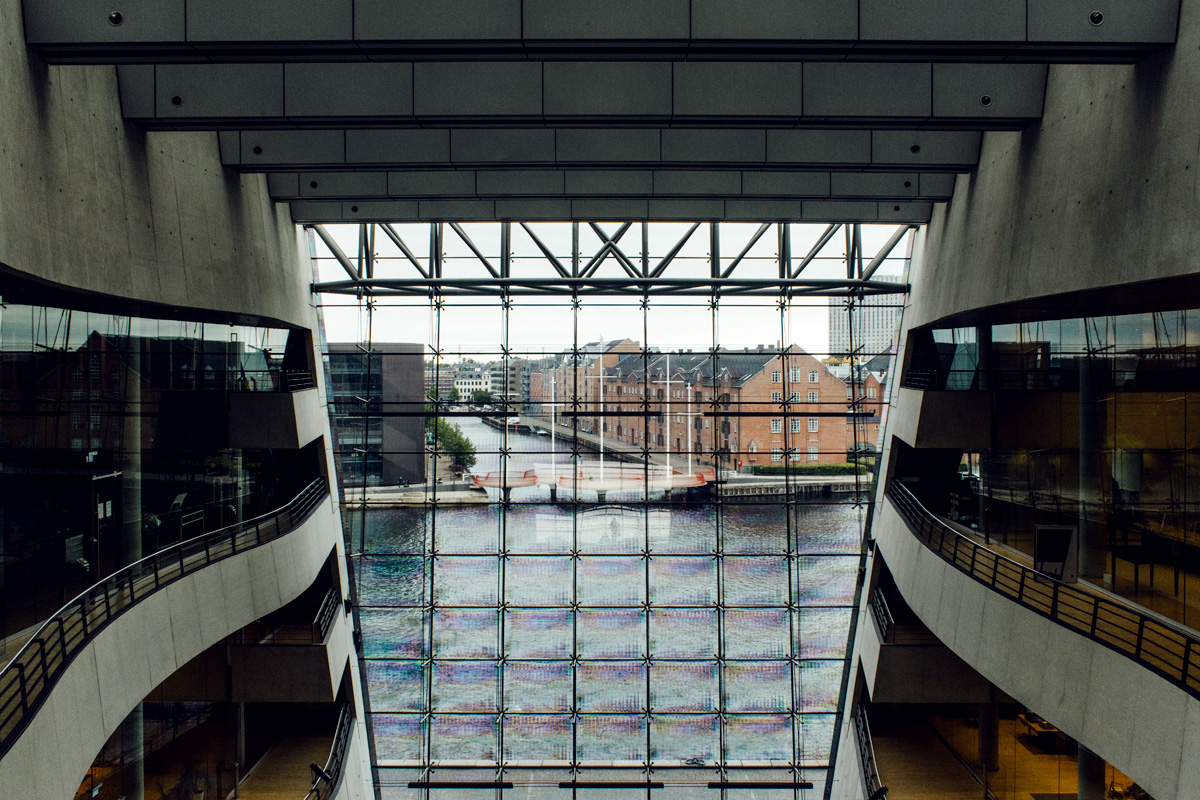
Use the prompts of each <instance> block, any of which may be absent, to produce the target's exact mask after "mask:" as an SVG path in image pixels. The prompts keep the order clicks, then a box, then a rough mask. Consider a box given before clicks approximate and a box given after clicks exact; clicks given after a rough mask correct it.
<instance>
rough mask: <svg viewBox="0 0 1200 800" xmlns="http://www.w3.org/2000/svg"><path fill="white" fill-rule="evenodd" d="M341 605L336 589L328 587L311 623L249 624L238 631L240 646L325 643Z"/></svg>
mask: <svg viewBox="0 0 1200 800" xmlns="http://www.w3.org/2000/svg"><path fill="white" fill-rule="evenodd" d="M340 604H341V595H340V593H339V592H338V590H337V588H336V587H333V586H331V587H329V590H328V591H327V592H325V597H324V599H322V600H321V605H320V607H318V608H317V613H316V614H315V615H314V616H313V619H312V621H311V622H277V623H273V624H269V623H264V622H252V623H250V624H249V625H247V626H246V627H244V628H242V630H241V632H240V634H238V636H239V637H240V641H238V642H236V643H237V644H244V645H287V646H292V645H312V644H321V643H322V642H324V641H325V637H326V635H328V633H329V629H330V628H331V627H333V620H334V617H335V615H336V614H337V609H338V606H339V605H340Z"/></svg>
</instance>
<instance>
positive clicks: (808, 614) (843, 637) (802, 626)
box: [796, 608, 854, 658]
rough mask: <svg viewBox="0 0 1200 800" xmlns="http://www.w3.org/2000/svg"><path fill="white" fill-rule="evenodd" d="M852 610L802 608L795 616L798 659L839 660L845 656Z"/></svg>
mask: <svg viewBox="0 0 1200 800" xmlns="http://www.w3.org/2000/svg"><path fill="white" fill-rule="evenodd" d="M853 614H854V609H852V608H801V609H799V610H798V611H797V612H796V620H797V623H796V631H797V632H796V643H797V655H799V656H802V657H804V658H838V657H840V656H841V655H842V654H843V653H845V652H846V641H847V639H849V637H850V618H851V616H852V615H853Z"/></svg>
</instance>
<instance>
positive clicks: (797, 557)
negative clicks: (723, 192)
mask: <svg viewBox="0 0 1200 800" xmlns="http://www.w3.org/2000/svg"><path fill="white" fill-rule="evenodd" d="M397 227H398V228H399V227H402V226H397ZM464 227H465V226H464ZM752 232H753V227H750V231H749V233H747V234H746V238H749V234H750V233H752ZM472 235H473V236H476V237H477V241H478V240H479V239H481V238H482V234H479V233H474V232H473V233H472ZM726 235H730V236H732V235H733V234H726ZM414 238H415V237H414ZM798 247H799V245H798ZM805 247H807V245H805ZM735 252H736V251H735ZM417 255H418V256H420V255H422V254H420V253H418V254H417ZM628 255H629V257H630V258H639V257H641V255H642V253H641V252H638V251H637V249H636V248H633V252H630V253H628ZM688 255H689V253H687V252H686V251H685V252H684V253H683V256H684V257H687V256H688ZM705 255H706V254H705V253H704V248H703V246H701V247H700V248H699V249H698V250H697V251H696V252H695V253H693V254H691V257H692V258H693V259H694V262H695V263H694V264H693V267H694V268H695V269H697V270H701V269H702V270H705V271H707V270H708V269H709V265H708V263H707V262H706V260H705ZM753 255H754V254H753V253H752V256H753ZM774 255H775V254H774V253H770V254H764V255H761V256H758V257H759V258H760V259H761V262H762V263H761V264H759V265H758V268H759V269H760V270H761V271H762V272H763V273H764V274H767V275H770V274H774V271H775V269H776V267H775V262H774V260H773V259H774ZM469 259H470V254H466V255H464V256H463V260H464V261H467V260H469ZM447 261H448V262H450V264H451V265H453V258H450V257H448V258H447ZM519 262H520V259H514V267H513V268H514V270H519V269H520V268H521V264H520V263H519ZM450 268H451V267H447V269H448V270H449V269H450ZM840 269H842V270H844V269H845V266H844V262H843V264H842V266H841V267H840ZM893 303H894V304H895V305H897V306H898V305H899V301H898V300H897V301H893ZM852 305H853V304H852V303H848V301H847V300H846V299H844V298H835V299H832V300H831V299H829V298H825V297H816V298H803V297H789V296H788V295H787V293H786V292H785V293H782V294H781V295H780V294H777V295H776V296H773V297H772V296H767V297H762V296H744V297H736V296H735V297H722V296H720V294H719V293H710V294H708V295H707V296H683V295H681V296H671V295H670V294H665V295H664V294H646V295H643V296H641V297H632V298H631V297H608V296H576V297H570V296H567V297H553V296H500V297H485V296H473V297H464V296H458V295H449V294H446V295H443V294H436V293H435V294H434V296H432V297H431V298H428V299H424V298H415V299H408V300H405V299H398V298H386V299H385V298H378V297H376V298H372V299H369V300H365V301H363V302H362V303H353V302H352V303H350V304H349V305H338V304H337V303H336V301H335V300H332V299H331V298H328V297H327V298H326V299H325V307H324V309H323V314H324V318H325V326H326V331H327V335H328V334H329V333H330V332H331V331H336V330H340V331H351V332H352V333H350V335H351V336H353V335H359V336H361V337H362V338H361V339H360V340H359V342H357V345H360V346H361V347H360V350H361V351H362V352H367V351H369V352H370V353H371V354H372V356H371V358H360V359H358V361H359V363H360V364H361V365H362V366H363V368H364V369H369V370H381V371H386V369H387V366H386V364H387V362H388V361H389V360H390V359H393V358H395V359H397V360H402V359H405V358H408V359H411V357H412V352H413V351H412V349H411V345H412V344H414V343H415V344H418V345H420V353H421V360H422V361H423V363H422V365H421V368H422V370H423V376H422V378H423V385H424V387H425V392H424V394H423V396H420V397H416V398H412V397H410V398H408V399H401V400H398V399H394V398H393V397H392V396H389V394H388V393H387V392H383V393H382V394H381V395H380V397H378V398H374V397H371V398H367V397H361V396H360V397H359V398H358V399H357V400H356V401H354V402H351V403H347V404H344V405H343V412H339V413H344V414H345V415H346V416H347V417H352V416H353V414H354V412H355V407H354V404H355V403H357V405H358V409H357V410H358V413H359V415H360V418H361V423H360V426H359V430H363V431H371V430H375V429H380V428H386V426H387V425H389V424H395V425H398V426H407V428H408V431H407V438H406V441H409V442H416V443H417V445H416V447H415V448H409V449H404V448H400V449H391V448H389V447H387V446H386V445H383V446H381V447H380V448H379V449H378V450H376V451H374V452H368V451H367V448H362V450H361V452H360V453H359V454H358V455H359V458H360V459H362V462H365V464H366V466H365V469H366V470H367V474H369V473H370V472H372V471H373V470H376V469H378V471H379V474H382V473H383V472H384V471H386V470H387V466H386V465H387V463H388V461H389V459H398V460H399V459H406V458H410V457H411V456H413V455H414V454H415V455H418V456H419V457H420V459H421V465H420V467H419V469H418V472H417V473H416V475H414V476H413V477H411V478H409V477H404V478H401V479H400V480H398V481H395V482H392V481H384V480H378V481H371V480H368V481H366V482H365V483H366V485H365V486H364V485H363V483H364V482H363V481H361V480H359V477H356V470H360V472H359V473H358V476H361V475H363V474H364V473H363V472H361V470H363V469H364V465H363V463H362V462H360V463H359V464H355V463H353V458H351V457H350V456H347V455H343V461H342V465H341V473H342V475H343V479H344V484H343V485H344V488H343V492H344V498H345V499H344V509H345V513H344V520H345V530H346V535H347V544H348V552H349V553H350V554H351V566H352V570H353V575H354V579H355V584H356V592H357V601H356V604H357V608H358V617H359V624H360V626H361V631H362V640H363V645H362V654H363V656H364V659H365V660H364V665H365V674H366V683H367V687H368V693H369V704H370V711H371V718H370V719H371V726H372V729H373V736H374V747H375V757H376V761H377V765H378V767H379V780H380V782H381V785H382V790H383V796H384V797H387V798H396V799H398V798H419V797H420V798H424V797H432V798H450V797H454V798H459V797H476V796H478V797H480V798H483V797H495V796H498V794H497V793H498V792H504V796H520V797H530V798H534V797H537V798H551V797H554V798H558V797H562V798H567V797H572V796H576V794H575V793H577V792H579V791H581V790H582V789H584V788H587V786H586V785H587V784H589V783H591V784H597V783H599V784H621V785H625V786H627V787H628V785H629V784H633V785H635V787H636V786H639V785H640V786H647V787H648V788H647V791H652V795H651V796H653V797H664V798H665V797H695V796H708V795H709V794H711V796H713V797H714V798H720V797H729V798H739V797H751V796H755V795H754V794H753V792H754V791H755V790H753V789H751V788H749V786H748V784H750V783H755V782H758V783H784V784H794V785H796V786H797V787H798V786H799V785H800V784H803V783H805V782H811V783H812V784H814V786H813V788H811V789H799V788H795V789H794V790H793V791H794V792H795V793H796V794H795V796H797V797H818V796H821V794H822V793H823V790H824V774H825V771H826V768H827V767H828V765H829V763H830V757H831V748H832V746H833V739H834V731H835V725H836V717H837V713H838V711H839V702H840V698H841V693H842V684H843V673H844V666H845V658H846V647H847V641H848V637H849V634H850V630H851V623H852V618H853V605H854V603H855V599H856V590H857V581H858V574H859V565H860V561H861V555H862V532H863V525H864V521H865V516H866V513H867V507H866V502H867V498H868V497H869V496H870V492H871V488H872V482H873V476H874V462H875V458H874V455H875V452H876V448H877V447H878V444H879V435H880V427H881V425H882V421H883V417H884V413H885V405H884V387H885V386H886V384H887V375H888V373H889V370H890V351H891V346H890V342H891V339H890V338H889V339H888V345H886V346H885V347H884V348H883V349H882V350H881V352H878V353H868V352H866V351H865V350H863V349H861V348H850V351H840V352H837V353H831V352H830V350H829V338H828V330H829V329H828V327H827V325H828V319H829V317H830V315H831V314H833V313H837V314H845V313H846V309H847V308H848V306H852ZM889 324H894V318H893V319H892V320H891V321H890V323H889ZM851 328H853V325H851ZM330 338H331V339H333V336H330ZM851 341H856V340H854V339H852V340H851ZM401 343H403V344H401ZM335 349H336V347H335V345H330V351H331V357H332V355H333V351H334V350H335ZM851 351H855V352H851ZM876 356H878V357H879V358H878V359H877V358H875V357H876ZM408 369H409V370H410V374H411V372H412V365H411V361H410V362H409V367H408ZM356 381H357V383H358V385H362V386H370V385H374V384H375V383H377V382H378V380H377V377H376V376H373V375H360V376H359V377H358V378H356ZM335 382H336V380H335ZM331 391H335V392H336V391H337V389H336V387H333V388H332V389H331ZM376 409H378V412H377V411H376ZM377 414H378V417H380V418H381V420H376V419H374V418H375V417H376V415H377ZM384 435H386V434H384ZM381 444H382V442H381ZM376 464H382V465H383V466H381V467H378V468H376V467H375V466H374V465H376ZM709 783H716V784H721V783H724V784H728V786H727V787H726V788H721V787H720V786H718V787H716V788H713V789H710V788H709ZM738 783H742V784H744V786H743V787H740V788H739V787H738V786H736V784H738ZM410 784H412V785H410ZM507 784H512V785H513V786H514V787H515V789H514V790H513V791H512V792H509V791H507V790H506V789H505V787H506V786H507ZM572 784H573V785H572ZM660 784H661V786H660ZM697 793H699V795H698V794H697ZM772 794H773V795H774V794H780V795H781V796H783V794H782V793H780V792H778V791H773V792H772ZM585 796H586V795H585ZM631 796H632V795H631ZM788 796H791V794H789V795H788Z"/></svg>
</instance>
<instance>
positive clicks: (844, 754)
mask: <svg viewBox="0 0 1200 800" xmlns="http://www.w3.org/2000/svg"><path fill="white" fill-rule="evenodd" d="M838 736H839V737H840V738H839V740H838V758H837V763H836V764H834V769H833V775H832V776H831V777H830V780H831V781H832V783H833V786H832V787H831V789H830V800H866V798H867V782H866V780H865V779H864V778H863V771H862V761H861V760H860V759H859V756H858V732H857V731H856V730H855V728H854V719H853V718H851V717H850V716H849V715H847V716H846V718H845V719H844V720H843V721H842V727H841V728H840V729H839V730H838Z"/></svg>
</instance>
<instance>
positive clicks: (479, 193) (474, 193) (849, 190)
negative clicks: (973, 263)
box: [267, 169, 954, 202]
mask: <svg viewBox="0 0 1200 800" xmlns="http://www.w3.org/2000/svg"><path fill="white" fill-rule="evenodd" d="M267 184H268V186H269V188H270V191H271V197H272V198H273V199H274V200H276V201H289V200H369V199H376V200H378V199H389V200H409V199H454V200H464V199H466V200H476V199H479V200H488V199H494V200H509V199H516V198H563V199H586V198H594V197H610V198H616V197H639V198H640V197H645V198H684V197H693V198H705V199H710V200H713V199H732V200H737V199H750V198H760V199H767V200H772V199H774V200H779V199H791V200H795V199H814V200H817V199H821V200H825V199H829V200H895V201H905V202H907V201H911V200H931V201H939V200H947V199H949V197H950V195H951V194H952V193H953V191H954V176H953V175H947V174H942V173H933V174H927V175H923V174H921V173H918V172H825V171H806V172H798V171H792V172H773V171H747V172H743V171H740V170H687V169H683V170H646V169H628V170H616V169H610V170H561V169H545V170H535V169H526V170H421V171H404V172H399V171H395V172H383V171H342V172H272V173H270V174H269V175H268V177H267Z"/></svg>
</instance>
